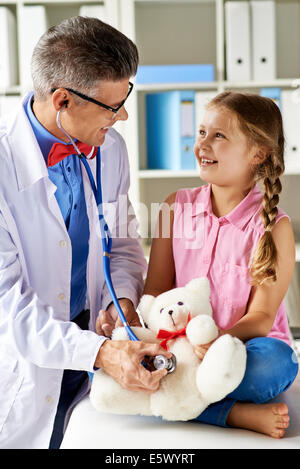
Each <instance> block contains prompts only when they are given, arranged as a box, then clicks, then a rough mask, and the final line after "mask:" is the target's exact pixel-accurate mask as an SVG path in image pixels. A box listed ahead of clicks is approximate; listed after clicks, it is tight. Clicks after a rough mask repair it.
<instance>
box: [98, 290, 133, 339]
mask: <svg viewBox="0 0 300 469" xmlns="http://www.w3.org/2000/svg"><path fill="white" fill-rule="evenodd" d="M119 303H120V306H121V308H122V311H123V313H124V316H125V317H126V319H127V322H128V324H129V325H130V326H141V323H140V320H139V317H138V314H137V312H136V310H135V308H134V306H133V304H132V302H131V301H130V300H129V299H128V298H120V299H119ZM122 326H123V324H122V321H121V319H120V318H119V315H118V312H117V310H116V308H115V306H114V304H113V303H111V304H110V306H109V307H108V308H107V310H104V309H101V310H100V311H99V314H98V317H97V320H96V332H97V334H99V335H105V336H106V337H111V334H112V331H113V330H114V329H115V328H116V327H122Z"/></svg>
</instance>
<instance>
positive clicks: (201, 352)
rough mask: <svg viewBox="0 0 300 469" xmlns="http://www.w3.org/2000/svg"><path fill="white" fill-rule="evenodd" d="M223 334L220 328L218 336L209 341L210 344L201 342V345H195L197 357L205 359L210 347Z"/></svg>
mask: <svg viewBox="0 0 300 469" xmlns="http://www.w3.org/2000/svg"><path fill="white" fill-rule="evenodd" d="M221 335H222V331H221V330H220V329H219V330H218V336H217V337H216V338H215V339H214V340H212V341H211V342H209V343H208V344H201V345H194V352H195V354H196V355H197V357H198V358H199V360H201V361H202V360H203V358H204V357H205V354H206V352H207V350H208V349H209V347H211V346H212V344H213V343H214V342H215V341H216V340H217V339H218V338H219V337H220V336H221Z"/></svg>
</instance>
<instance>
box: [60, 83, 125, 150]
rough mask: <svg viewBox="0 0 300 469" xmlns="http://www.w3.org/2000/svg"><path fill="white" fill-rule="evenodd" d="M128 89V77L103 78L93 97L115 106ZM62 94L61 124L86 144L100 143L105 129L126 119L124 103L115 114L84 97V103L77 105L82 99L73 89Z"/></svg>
mask: <svg viewBox="0 0 300 469" xmlns="http://www.w3.org/2000/svg"><path fill="white" fill-rule="evenodd" d="M128 90H129V79H127V78H126V79H123V80H120V81H110V80H109V81H102V82H101V85H100V86H99V93H98V94H97V96H96V97H95V96H93V98H94V99H95V100H96V101H99V102H100V103H102V104H104V105H106V106H109V107H111V108H114V109H116V108H118V106H120V105H121V104H122V102H123V101H124V100H125V99H126V97H127V95H128ZM74 91H77V90H75V89H74ZM65 94H67V107H66V108H65V109H64V110H63V111H62V113H61V125H62V127H63V129H64V130H65V131H66V132H67V133H68V134H69V135H71V136H72V137H73V138H76V139H77V140H79V141H81V142H83V143H86V144H88V145H94V146H100V145H102V144H103V143H104V140H105V135H106V133H107V131H108V129H109V128H110V127H112V126H113V125H114V124H115V123H116V122H117V121H119V120H123V121H124V120H127V118H128V114H127V111H126V109H125V104H124V105H123V106H122V107H121V108H120V109H119V111H118V112H117V113H116V114H114V113H113V111H111V110H109V109H105V108H104V107H101V106H99V105H98V104H96V103H93V102H89V101H86V100H84V102H85V103H86V104H85V105H80V104H78V100H81V99H83V98H80V97H77V96H76V95H75V94H74V93H72V91H71V92H70V91H68V90H66V91H65Z"/></svg>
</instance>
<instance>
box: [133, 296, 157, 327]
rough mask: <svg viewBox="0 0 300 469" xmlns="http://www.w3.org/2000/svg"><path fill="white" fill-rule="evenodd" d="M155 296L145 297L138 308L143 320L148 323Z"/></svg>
mask: <svg viewBox="0 0 300 469" xmlns="http://www.w3.org/2000/svg"><path fill="white" fill-rule="evenodd" d="M154 300H155V296H152V295H143V296H142V298H141V301H140V303H139V305H138V307H137V309H138V311H139V313H140V314H141V316H142V318H143V320H144V321H145V322H146V323H147V322H148V316H149V313H150V311H151V308H152V305H153V303H154Z"/></svg>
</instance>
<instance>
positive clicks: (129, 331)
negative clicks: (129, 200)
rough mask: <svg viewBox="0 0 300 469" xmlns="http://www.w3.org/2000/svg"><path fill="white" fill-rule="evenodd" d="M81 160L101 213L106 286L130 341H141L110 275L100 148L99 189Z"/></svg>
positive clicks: (109, 237) (109, 238) (83, 156)
mask: <svg viewBox="0 0 300 469" xmlns="http://www.w3.org/2000/svg"><path fill="white" fill-rule="evenodd" d="M78 156H79V157H80V158H81V161H82V163H83V164H84V167H85V169H86V172H87V175H88V178H89V180H90V183H91V187H92V190H93V193H94V197H95V200H96V204H97V208H98V211H99V224H100V232H101V239H102V251H103V272H104V278H105V281H106V285H107V288H108V291H109V293H110V296H111V299H112V301H113V303H114V305H115V308H116V310H117V312H118V315H119V317H120V319H121V321H122V324H123V326H124V327H125V329H126V332H127V334H128V337H129V338H130V340H139V339H138V338H137V336H136V335H135V334H134V332H133V331H132V329H131V327H130V326H129V324H128V322H127V320H126V317H125V316H124V314H123V311H122V308H121V306H120V303H119V301H118V298H117V296H116V293H115V290H114V287H113V283H112V279H111V274H110V254H111V247H112V238H111V235H110V232H109V228H108V225H107V223H106V221H105V218H104V215H103V207H102V191H101V153H100V147H99V149H98V151H97V155H96V158H97V169H96V180H97V187H96V186H95V181H94V178H93V175H92V172H91V168H90V167H89V164H88V162H87V160H86V157H85V155H84V154H83V153H81V154H80V155H78Z"/></svg>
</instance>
